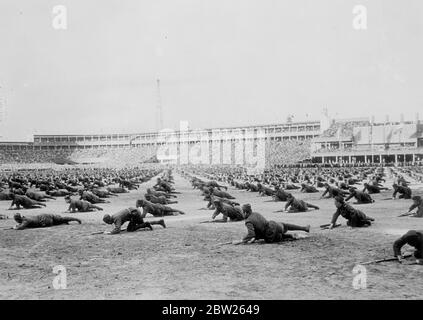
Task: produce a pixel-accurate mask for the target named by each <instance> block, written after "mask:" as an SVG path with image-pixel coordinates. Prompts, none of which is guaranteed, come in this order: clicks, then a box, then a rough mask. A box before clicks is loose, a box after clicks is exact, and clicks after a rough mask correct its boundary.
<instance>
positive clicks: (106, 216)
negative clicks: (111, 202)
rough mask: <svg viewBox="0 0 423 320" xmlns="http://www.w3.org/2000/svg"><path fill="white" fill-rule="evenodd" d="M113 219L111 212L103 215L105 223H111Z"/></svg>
mask: <svg viewBox="0 0 423 320" xmlns="http://www.w3.org/2000/svg"><path fill="white" fill-rule="evenodd" d="M111 219H112V217H111V216H110V214H105V215H104V216H103V221H104V222H105V223H109V222H110V220H111Z"/></svg>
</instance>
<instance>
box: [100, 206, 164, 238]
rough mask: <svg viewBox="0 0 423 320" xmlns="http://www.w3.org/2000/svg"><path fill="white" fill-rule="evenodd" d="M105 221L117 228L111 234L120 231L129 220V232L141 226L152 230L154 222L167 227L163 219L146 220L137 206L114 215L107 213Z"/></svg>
mask: <svg viewBox="0 0 423 320" xmlns="http://www.w3.org/2000/svg"><path fill="white" fill-rule="evenodd" d="M103 221H104V222H106V223H108V224H114V225H115V228H114V229H113V230H112V231H111V232H110V234H118V233H120V231H121V227H122V225H123V224H124V223H125V222H128V221H129V224H128V227H127V228H126V231H128V232H133V231H136V230H138V229H141V228H149V229H150V230H153V227H152V226H151V225H153V224H160V225H162V226H163V227H164V228H166V226H165V224H164V221H163V220H160V221H151V222H145V221H144V219H143V217H142V216H141V212H140V211H139V210H138V209H137V208H133V207H130V208H127V209H123V210H121V211H119V212H117V213H115V214H114V215H112V216H109V215H105V216H104V218H103Z"/></svg>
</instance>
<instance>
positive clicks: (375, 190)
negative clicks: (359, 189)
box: [363, 183, 387, 194]
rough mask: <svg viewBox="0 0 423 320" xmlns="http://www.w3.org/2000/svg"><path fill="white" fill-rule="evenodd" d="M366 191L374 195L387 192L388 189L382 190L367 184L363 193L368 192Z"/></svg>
mask: <svg viewBox="0 0 423 320" xmlns="http://www.w3.org/2000/svg"><path fill="white" fill-rule="evenodd" d="M366 190H367V192H368V193H370V194H373V193H380V191H381V190H387V188H381V187H379V186H378V185H374V184H368V183H365V184H364V189H363V192H366Z"/></svg>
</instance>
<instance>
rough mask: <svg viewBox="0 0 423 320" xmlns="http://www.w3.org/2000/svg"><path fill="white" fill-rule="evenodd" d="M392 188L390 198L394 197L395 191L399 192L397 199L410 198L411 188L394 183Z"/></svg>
mask: <svg viewBox="0 0 423 320" xmlns="http://www.w3.org/2000/svg"><path fill="white" fill-rule="evenodd" d="M392 187H393V188H394V193H393V194H392V198H393V199H395V198H396V196H397V193H399V194H400V195H399V197H398V199H411V189H410V188H409V187H405V186H399V185H397V184H396V183H394V184H393V185H392Z"/></svg>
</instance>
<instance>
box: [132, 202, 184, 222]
mask: <svg viewBox="0 0 423 320" xmlns="http://www.w3.org/2000/svg"><path fill="white" fill-rule="evenodd" d="M136 207H137V208H138V207H142V208H143V213H142V217H143V218H145V216H146V215H147V214H148V213H150V214H152V215H153V216H155V217H164V216H173V215H174V213H179V214H185V212H183V211H181V210H177V209H173V208H171V207H168V206H164V205H162V204H159V203H152V202H150V201H147V200H137V202H136Z"/></svg>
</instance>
